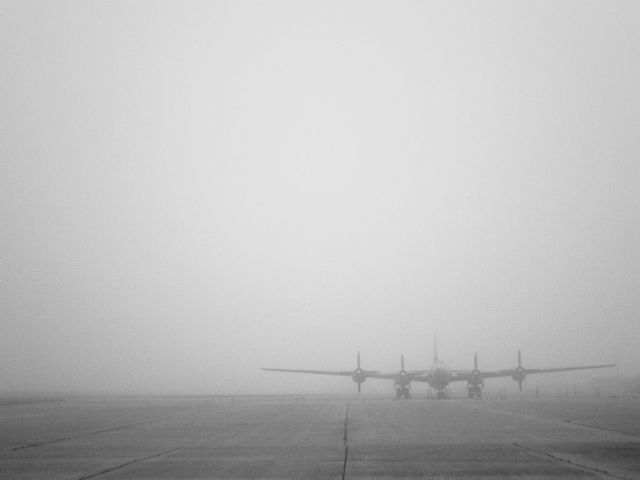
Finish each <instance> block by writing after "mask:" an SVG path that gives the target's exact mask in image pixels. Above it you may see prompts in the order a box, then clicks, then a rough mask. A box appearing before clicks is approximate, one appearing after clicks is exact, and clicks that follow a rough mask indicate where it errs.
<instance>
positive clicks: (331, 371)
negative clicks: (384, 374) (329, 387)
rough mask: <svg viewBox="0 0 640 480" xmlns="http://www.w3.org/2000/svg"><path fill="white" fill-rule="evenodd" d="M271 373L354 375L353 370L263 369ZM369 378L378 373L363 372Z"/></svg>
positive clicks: (373, 371)
mask: <svg viewBox="0 0 640 480" xmlns="http://www.w3.org/2000/svg"><path fill="white" fill-rule="evenodd" d="M262 370H267V371H269V372H291V373H312V374H315V375H337V376H339V377H350V376H352V375H353V373H354V372H353V370H345V371H336V370H295V369H292V368H263V369H262ZM363 373H366V374H367V376H371V375H373V374H376V373H378V372H377V371H375V370H363Z"/></svg>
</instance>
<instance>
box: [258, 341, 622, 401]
mask: <svg viewBox="0 0 640 480" xmlns="http://www.w3.org/2000/svg"><path fill="white" fill-rule="evenodd" d="M615 366H616V364H614V363H611V364H604V365H586V366H576V367H561V368H546V369H541V368H524V367H523V366H522V354H521V353H520V350H518V365H517V366H516V367H515V368H510V369H506V370H498V371H491V372H483V371H480V370H479V369H478V354H477V353H476V354H474V359H473V369H472V370H452V369H451V368H450V367H449V366H448V365H447V364H446V363H444V362H443V361H442V360H440V359H439V358H438V349H437V343H436V339H435V338H434V357H433V365H432V366H431V368H429V369H428V370H411V371H407V370H405V367H404V355H401V356H400V371H398V372H397V373H383V372H380V371H379V370H363V369H362V368H360V352H358V357H357V367H356V369H355V370H347V371H331V370H296V369H285V368H263V369H262V370H267V371H272V372H291V373H310V374H319V375H339V376H345V377H348V376H350V377H351V378H352V380H353V381H354V382H355V383H357V385H358V393H360V392H361V385H362V383H364V381H365V380H366V379H367V378H379V379H389V380H393V381H394V386H395V390H396V398H398V399H401V398H405V399H408V398H410V393H409V392H410V390H411V382H412V381H413V382H419V383H426V384H428V385H429V386H430V387H431V388H432V389H434V390H435V391H436V398H437V399H443V398H446V388H447V386H448V385H449V384H450V383H452V382H462V381H466V382H467V392H468V396H469V398H481V397H482V389H483V388H484V380H485V379H487V378H499V377H511V378H512V379H513V380H514V381H516V382H518V388H519V390H520V391H522V382H523V381H524V380H525V378H526V377H527V375H533V374H538V373H552V372H568V371H574V370H588V369H596V368H611V367H615Z"/></svg>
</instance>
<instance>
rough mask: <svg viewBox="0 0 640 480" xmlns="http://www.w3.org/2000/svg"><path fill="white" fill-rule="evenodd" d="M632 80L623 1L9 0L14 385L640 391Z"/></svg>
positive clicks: (3, 382)
mask: <svg viewBox="0 0 640 480" xmlns="http://www.w3.org/2000/svg"><path fill="white" fill-rule="evenodd" d="M638 85H640V3H638V2H635V1H629V2H623V1H609V0H607V1H601V2H593V1H557V0H554V1H530V2H523V1H512V0H508V1H485V2H480V1H479V2H456V1H450V0H446V1H441V2H429V1H415V2H412V1H387V2H374V1H362V2H343V1H339V2H338V1H337V2H328V1H318V2H299V1H290V2H285V1H264V2H259V1H255V2H248V1H244V2H242V1H229V2H222V1H220V2H209V1H202V2H195V1H191V2H185V1H179V2H178V1H175V2H166V1H165V2H161V1H155V0H154V1H148V2H142V1H138V2H129V1H126V2H125V1H74V2H70V1H67V2H63V1H61V2H49V1H41V2H39V1H38V2H36V1H22V0H21V1H7V0H2V1H0V315H1V317H0V389H1V391H2V392H7V391H14V390H56V391H109V392H142V393H146V392H153V393H248V392H257V393H267V392H287V391H293V392H298V391H323V390H322V389H326V388H330V389H333V390H332V391H335V390H337V391H349V392H350V391H352V390H353V389H354V386H353V384H352V383H351V382H350V380H348V379H338V382H335V380H334V379H329V380H325V379H322V378H318V377H314V378H307V377H304V378H303V377H296V378H295V379H293V378H292V377H291V375H285V374H282V375H279V374H274V373H265V372H261V371H260V370H259V368H260V367H261V366H271V367H281V368H287V367H289V368H322V369H348V368H353V367H355V356H356V352H357V351H358V350H359V351H361V352H362V359H363V362H364V363H363V366H364V367H366V368H371V369H379V370H395V369H397V368H399V355H400V354H401V353H404V354H405V356H406V359H407V367H408V368H413V369H417V368H426V367H427V366H428V365H429V363H430V361H431V358H432V355H433V353H432V337H433V334H434V333H438V335H439V339H440V353H441V356H442V357H443V358H444V359H445V360H447V361H448V363H450V364H451V366H452V367H453V368H457V369H462V368H470V367H471V366H472V358H473V352H476V351H477V352H478V354H479V356H480V367H481V368H482V367H484V368H487V369H496V368H510V367H513V366H515V363H516V352H517V350H518V349H519V348H521V349H522V350H523V356H524V360H525V366H529V367H532V368H534V367H549V366H566V365H574V364H585V363H586V364H591V363H603V362H604V363H607V362H619V363H620V368H619V370H618V374H625V375H626V374H640V359H639V357H638V345H639V344H640V315H639V314H640V250H639V249H640V161H639V160H640V155H639V154H640V121H639V118H640V90H639V89H638ZM285 377H286V378H285ZM329 381H330V382H333V383H327V382H329ZM374 382H375V380H373V381H372V380H370V381H369V382H367V385H366V387H368V386H369V385H370V384H371V383H374ZM382 383H384V382H382ZM512 383H513V382H512ZM385 388H387V389H388V390H389V391H391V385H385ZM0 393H1V392H0Z"/></svg>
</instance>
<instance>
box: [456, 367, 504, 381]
mask: <svg viewBox="0 0 640 480" xmlns="http://www.w3.org/2000/svg"><path fill="white" fill-rule="evenodd" d="M504 372H506V370H504V371H503V370H500V371H498V372H482V371H481V372H480V374H479V376H480V378H482V379H485V378H497V377H509V376H511V375H512V373H504ZM510 372H511V371H510ZM473 376H474V374H473V371H471V370H454V371H452V372H451V381H452V382H462V381H465V380H469V379H470V378H473Z"/></svg>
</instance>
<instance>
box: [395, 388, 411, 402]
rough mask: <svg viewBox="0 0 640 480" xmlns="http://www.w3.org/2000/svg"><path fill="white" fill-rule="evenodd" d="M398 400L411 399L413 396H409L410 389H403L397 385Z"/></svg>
mask: <svg viewBox="0 0 640 480" xmlns="http://www.w3.org/2000/svg"><path fill="white" fill-rule="evenodd" d="M396 398H397V399H398V400H400V399H401V398H404V399H406V400H408V399H410V398H411V395H410V394H409V387H401V386H400V385H396Z"/></svg>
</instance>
